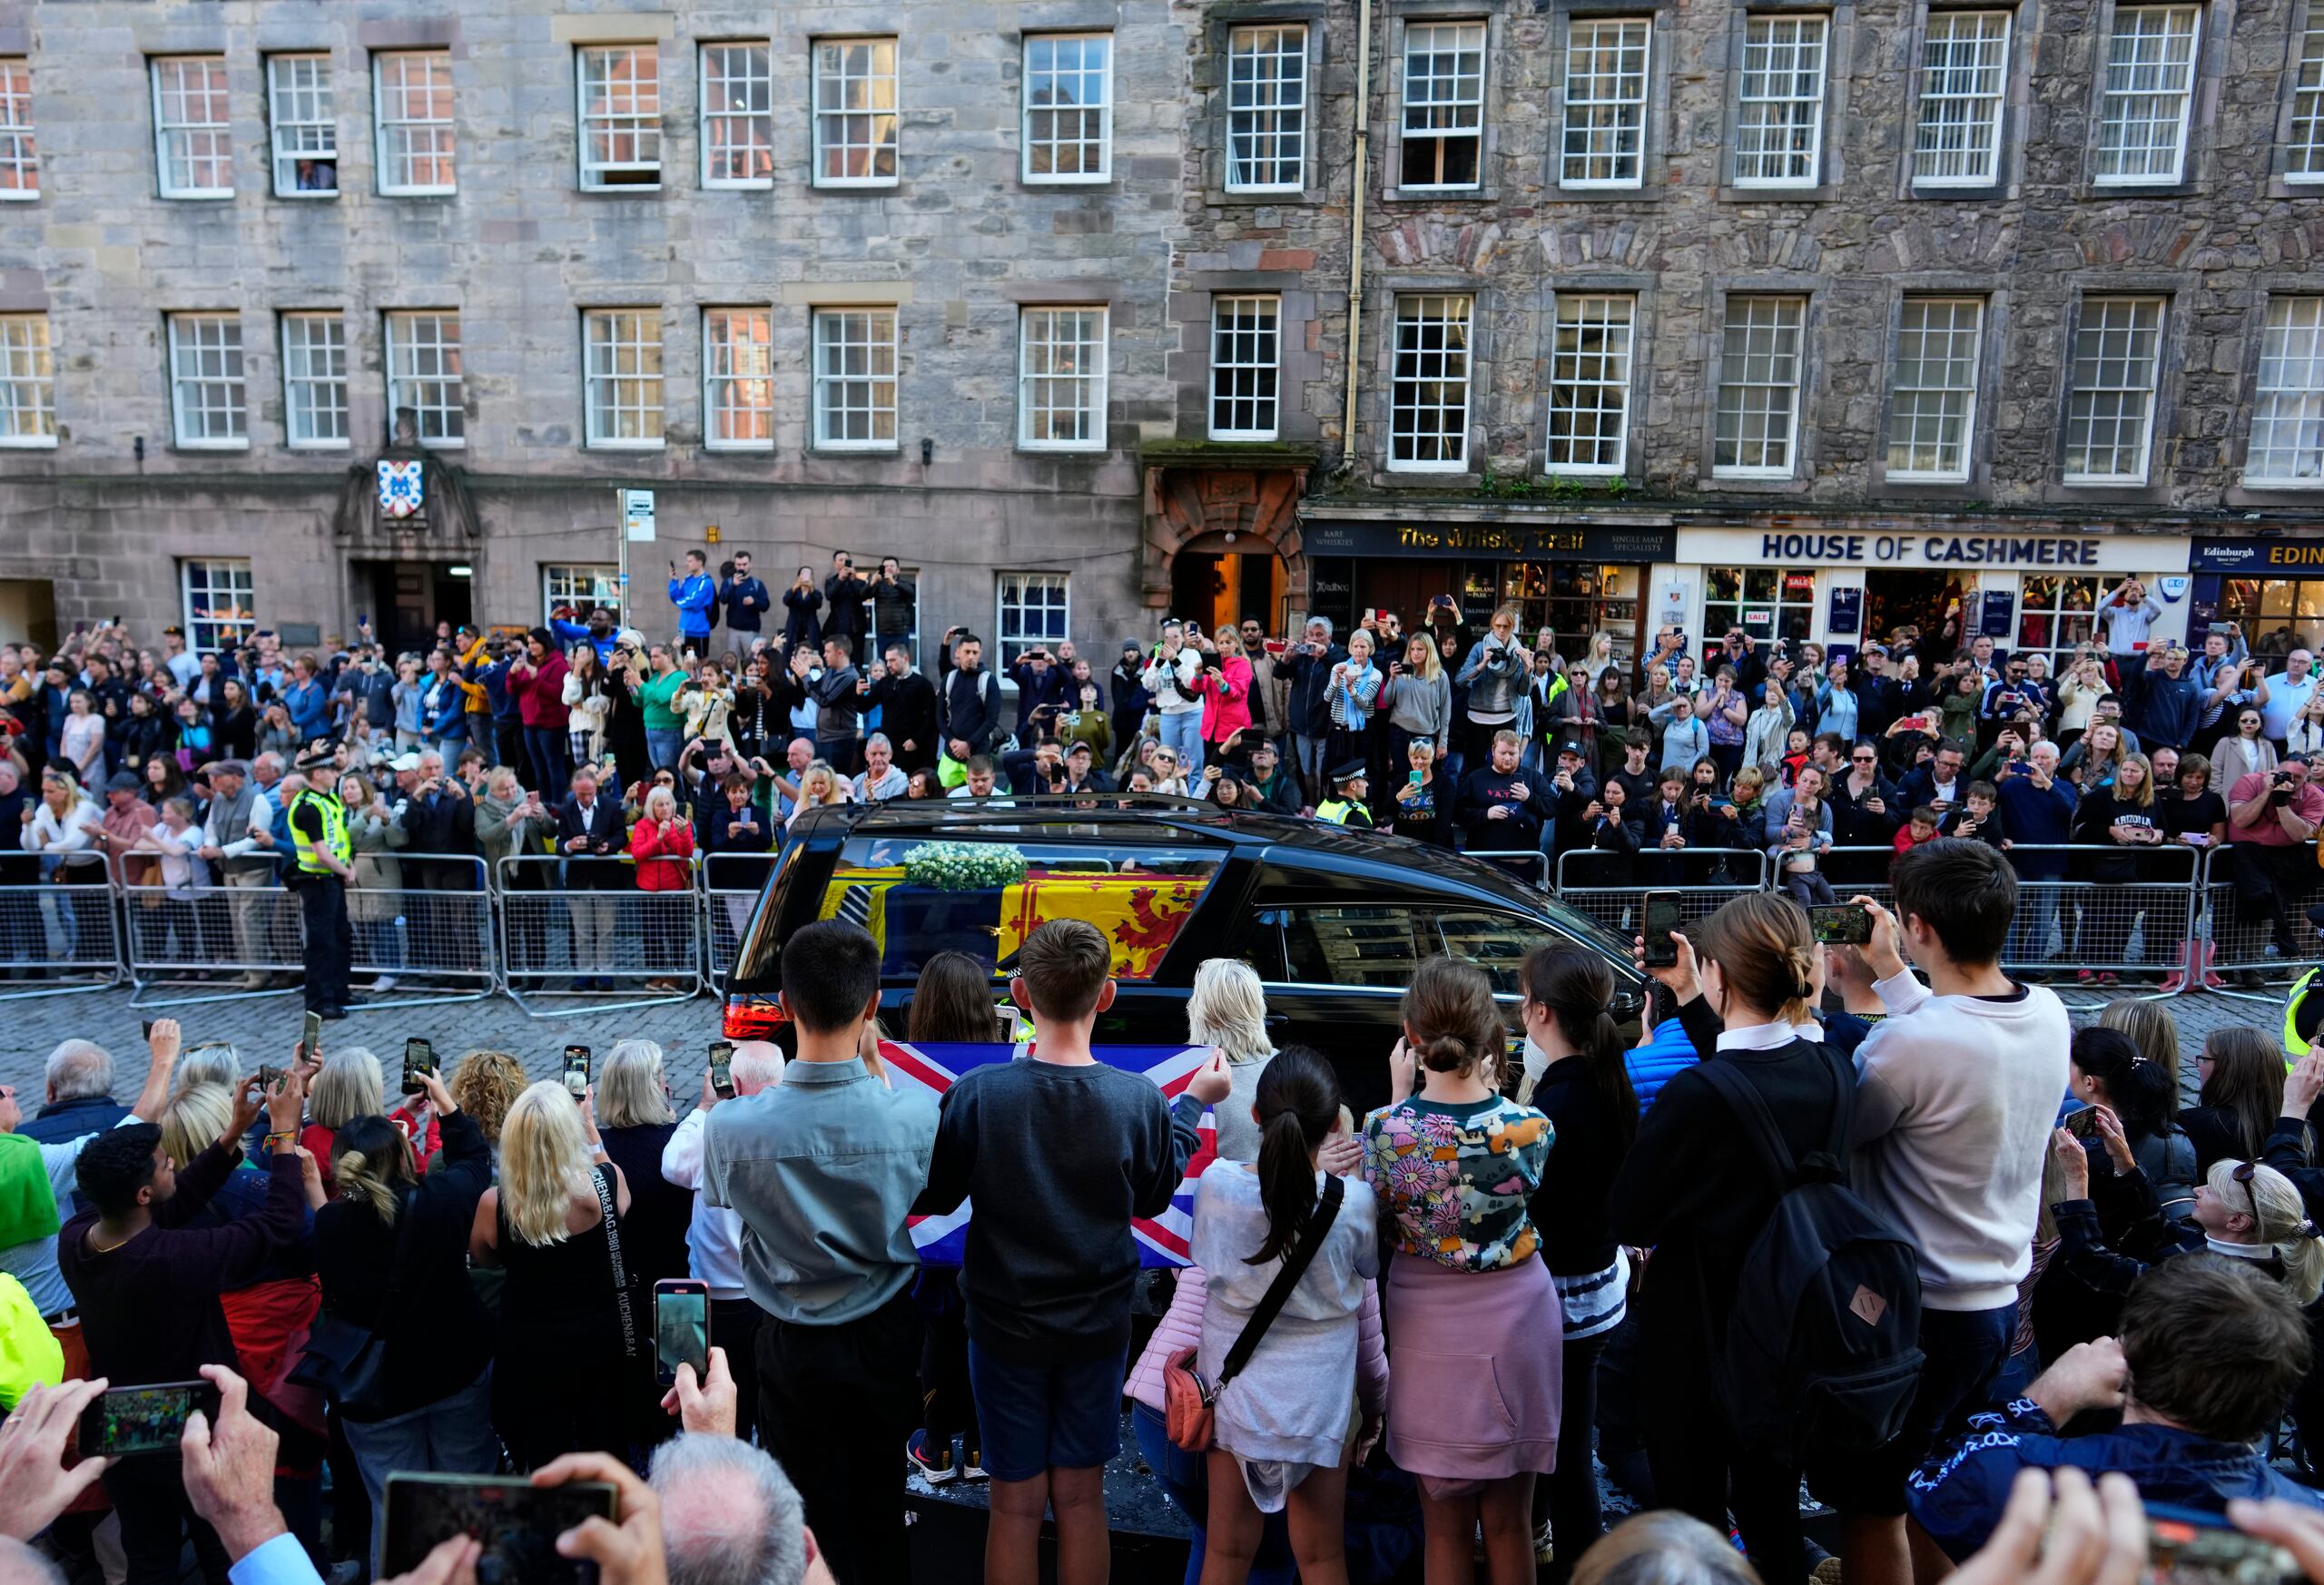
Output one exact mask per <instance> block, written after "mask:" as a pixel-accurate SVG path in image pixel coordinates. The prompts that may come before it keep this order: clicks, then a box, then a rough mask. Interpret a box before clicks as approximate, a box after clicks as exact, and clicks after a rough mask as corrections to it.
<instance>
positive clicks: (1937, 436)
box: [1888, 297, 1985, 479]
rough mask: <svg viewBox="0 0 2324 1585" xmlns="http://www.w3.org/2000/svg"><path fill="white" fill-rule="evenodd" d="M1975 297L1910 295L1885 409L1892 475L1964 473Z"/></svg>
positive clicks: (1979, 308) (1973, 394)
mask: <svg viewBox="0 0 2324 1585" xmlns="http://www.w3.org/2000/svg"><path fill="white" fill-rule="evenodd" d="M1984 318H1985V305H1984V302H1983V301H1982V300H1979V299H1977V298H1943V297H1912V298H1906V299H1905V306H1904V311H1903V314H1902V315H1901V317H1900V319H1899V321H1898V324H1897V327H1896V377H1895V387H1894V389H1893V390H1892V391H1891V393H1890V403H1889V414H1888V476H1889V477H1891V478H1930V479H1965V478H1967V477H1969V426H1970V419H1971V414H1972V413H1973V412H1974V410H1975V408H1976V400H1977V346H1978V340H1979V337H1980V336H1981V334H1982V332H1983V330H1984Z"/></svg>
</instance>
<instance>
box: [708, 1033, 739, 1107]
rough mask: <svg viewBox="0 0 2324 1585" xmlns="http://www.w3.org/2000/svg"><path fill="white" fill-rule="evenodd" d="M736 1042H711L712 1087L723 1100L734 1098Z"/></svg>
mask: <svg viewBox="0 0 2324 1585" xmlns="http://www.w3.org/2000/svg"><path fill="white" fill-rule="evenodd" d="M710 1088H711V1093H712V1094H714V1095H715V1096H717V1097H718V1098H720V1099H721V1100H733V1099H734V1041H732V1040H713V1041H711V1042H710Z"/></svg>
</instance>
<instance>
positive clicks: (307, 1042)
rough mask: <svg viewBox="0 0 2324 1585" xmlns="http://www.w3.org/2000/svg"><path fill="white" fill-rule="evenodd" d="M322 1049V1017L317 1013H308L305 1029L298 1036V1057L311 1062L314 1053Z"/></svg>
mask: <svg viewBox="0 0 2324 1585" xmlns="http://www.w3.org/2000/svg"><path fill="white" fill-rule="evenodd" d="M322 1048H323V1015H322V1014H320V1013H319V1012H310V1013H309V1014H308V1015H307V1024H306V1028H305V1029H303V1030H302V1031H300V1036H299V1055H300V1057H301V1058H304V1059H305V1060H307V1061H309V1062H312V1061H313V1060H314V1059H315V1056H316V1053H318V1052H320V1050H321V1049H322Z"/></svg>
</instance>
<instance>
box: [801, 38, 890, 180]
mask: <svg viewBox="0 0 2324 1585" xmlns="http://www.w3.org/2000/svg"><path fill="white" fill-rule="evenodd" d="M896 127H897V122H896V41H895V40H893V39H891V38H854V39H825V40H823V41H822V43H820V44H817V45H816V46H815V182H816V183H817V185H819V186H823V187H832V186H846V185H851V184H854V183H859V182H860V183H864V184H867V185H868V184H873V183H880V182H893V181H894V180H895V179H896Z"/></svg>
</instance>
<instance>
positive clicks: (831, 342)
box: [815, 309, 896, 448]
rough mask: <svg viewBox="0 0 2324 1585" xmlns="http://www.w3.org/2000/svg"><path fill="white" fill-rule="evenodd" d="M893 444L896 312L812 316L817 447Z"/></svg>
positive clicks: (857, 311)
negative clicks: (813, 327)
mask: <svg viewBox="0 0 2324 1585" xmlns="http://www.w3.org/2000/svg"><path fill="white" fill-rule="evenodd" d="M895 443H896V312H895V310H893V309H824V310H818V311H817V313H816V315H815V444H816V445H818V446H831V447H851V446H860V447H877V448H887V447H891V446H893V445H894V444H895Z"/></svg>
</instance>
